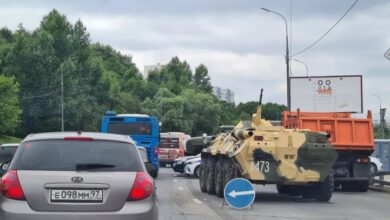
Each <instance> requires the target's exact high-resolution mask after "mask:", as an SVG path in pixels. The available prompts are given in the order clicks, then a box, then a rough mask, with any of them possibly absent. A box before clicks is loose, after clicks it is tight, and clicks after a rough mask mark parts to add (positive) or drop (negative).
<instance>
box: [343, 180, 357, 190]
mask: <svg viewBox="0 0 390 220" xmlns="http://www.w3.org/2000/svg"><path fill="white" fill-rule="evenodd" d="M341 189H342V191H343V192H355V191H356V186H355V184H354V183H353V182H345V183H342V184H341Z"/></svg>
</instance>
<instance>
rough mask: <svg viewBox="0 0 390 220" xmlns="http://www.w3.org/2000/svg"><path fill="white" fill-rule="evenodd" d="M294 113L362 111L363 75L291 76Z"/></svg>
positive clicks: (292, 108)
mask: <svg viewBox="0 0 390 220" xmlns="http://www.w3.org/2000/svg"><path fill="white" fill-rule="evenodd" d="M290 80H291V81H290V82H291V110H292V111H295V110H296V109H298V108H299V109H300V110H301V111H307V112H356V113H357V112H363V91H362V76H361V75H353V76H311V77H290Z"/></svg>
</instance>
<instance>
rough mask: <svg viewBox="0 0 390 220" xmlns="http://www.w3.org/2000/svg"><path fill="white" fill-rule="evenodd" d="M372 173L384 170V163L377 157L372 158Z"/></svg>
mask: <svg viewBox="0 0 390 220" xmlns="http://www.w3.org/2000/svg"><path fill="white" fill-rule="evenodd" d="M370 163H371V165H370V173H371V174H373V173H376V172H378V171H380V170H382V166H383V163H382V162H381V160H380V159H379V158H377V157H373V156H370Z"/></svg>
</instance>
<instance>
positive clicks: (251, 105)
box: [237, 102, 287, 120]
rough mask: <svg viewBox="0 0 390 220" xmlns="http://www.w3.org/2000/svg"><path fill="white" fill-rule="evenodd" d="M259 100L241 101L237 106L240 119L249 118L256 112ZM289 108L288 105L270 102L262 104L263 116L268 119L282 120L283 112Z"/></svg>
mask: <svg viewBox="0 0 390 220" xmlns="http://www.w3.org/2000/svg"><path fill="white" fill-rule="evenodd" d="M258 105H259V104H258V102H247V103H240V104H239V105H238V106H237V115H239V116H240V120H249V119H251V117H252V114H253V113H255V112H256V109H257V106H258ZM286 110H287V106H285V105H280V104H277V103H271V102H268V103H266V104H264V105H263V106H262V117H263V118H264V119H267V120H281V119H282V112H283V111H286Z"/></svg>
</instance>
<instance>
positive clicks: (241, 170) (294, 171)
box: [199, 91, 337, 201]
mask: <svg viewBox="0 0 390 220" xmlns="http://www.w3.org/2000/svg"><path fill="white" fill-rule="evenodd" d="M262 92H263V91H261V95H260V101H259V106H258V108H257V112H256V113H255V114H254V115H253V116H252V120H251V121H241V122H240V123H238V124H237V125H236V126H235V128H234V129H233V131H229V132H226V133H220V134H219V135H218V136H216V137H215V139H214V140H213V142H212V143H211V145H210V147H208V148H205V149H203V151H202V153H201V158H202V163H201V172H200V177H199V184H200V189H201V191H202V192H207V193H209V194H216V195H217V196H219V197H223V189H224V187H225V185H226V183H227V182H228V181H229V180H231V179H233V178H237V177H241V178H245V179H247V180H249V181H250V182H252V183H254V184H276V185H277V189H278V192H279V193H281V194H290V195H294V196H302V197H303V198H312V199H315V200H317V201H329V200H330V199H331V197H332V192H333V175H332V166H333V164H334V163H335V161H336V159H337V153H336V151H335V149H334V148H333V146H332V145H331V144H329V141H328V138H329V136H328V135H327V134H326V133H321V132H310V131H309V130H300V129H285V128H283V127H281V126H273V125H272V124H271V123H270V122H269V121H267V120H264V119H262V118H261V107H262V105H261V99H262Z"/></svg>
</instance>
